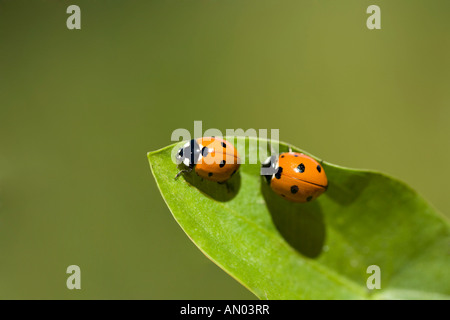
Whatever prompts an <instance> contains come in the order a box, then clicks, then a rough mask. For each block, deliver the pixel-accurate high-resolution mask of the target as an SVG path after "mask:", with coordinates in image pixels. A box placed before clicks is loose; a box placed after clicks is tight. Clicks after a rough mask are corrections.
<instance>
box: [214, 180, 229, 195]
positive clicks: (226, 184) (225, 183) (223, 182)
mask: <svg viewBox="0 0 450 320" xmlns="http://www.w3.org/2000/svg"><path fill="white" fill-rule="evenodd" d="M217 183H218V184H220V185H222V184H224V185H225V186H226V187H227V192H228V193H230V185H229V184H228V181H222V182H217Z"/></svg>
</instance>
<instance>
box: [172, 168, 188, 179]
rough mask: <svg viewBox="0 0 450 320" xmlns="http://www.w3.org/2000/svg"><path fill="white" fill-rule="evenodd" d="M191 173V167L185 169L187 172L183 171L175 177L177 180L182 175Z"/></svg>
mask: <svg viewBox="0 0 450 320" xmlns="http://www.w3.org/2000/svg"><path fill="white" fill-rule="evenodd" d="M191 171H192V168H191V167H189V168H188V169H185V170H181V171H180V172H178V173H177V175H176V176H175V179H177V178H178V177H179V176H180V175H181V174H182V173H184V172H185V173H189V172H191Z"/></svg>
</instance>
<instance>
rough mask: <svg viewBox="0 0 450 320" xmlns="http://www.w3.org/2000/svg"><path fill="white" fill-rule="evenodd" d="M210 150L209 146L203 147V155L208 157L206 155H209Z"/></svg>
mask: <svg viewBox="0 0 450 320" xmlns="http://www.w3.org/2000/svg"><path fill="white" fill-rule="evenodd" d="M208 152H209V150H208V148H207V147H203V148H202V156H203V157H206V156H207V155H208Z"/></svg>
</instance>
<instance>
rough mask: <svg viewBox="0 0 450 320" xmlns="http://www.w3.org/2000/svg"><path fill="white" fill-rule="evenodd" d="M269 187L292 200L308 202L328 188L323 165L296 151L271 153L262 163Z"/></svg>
mask: <svg viewBox="0 0 450 320" xmlns="http://www.w3.org/2000/svg"><path fill="white" fill-rule="evenodd" d="M262 168H263V169H262V170H261V175H264V176H265V178H266V179H267V181H268V183H269V184H270V187H271V189H272V190H273V191H274V192H275V193H276V194H278V195H280V196H282V197H283V198H285V199H287V200H289V201H293V202H309V201H311V200H313V199H315V198H317V197H318V196H320V195H321V194H322V193H323V192H325V191H326V190H327V188H328V179H327V175H326V174H325V170H324V169H323V167H322V166H321V165H320V164H319V163H318V162H317V161H316V160H314V159H313V158H311V157H308V156H307V155H304V154H303V153H298V152H291V151H290V152H284V153H281V154H279V155H273V156H271V157H270V158H268V159H267V160H266V161H265V162H264V163H263V164H262Z"/></svg>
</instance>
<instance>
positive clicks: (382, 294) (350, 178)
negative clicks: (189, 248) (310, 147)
mask: <svg viewBox="0 0 450 320" xmlns="http://www.w3.org/2000/svg"><path fill="white" fill-rule="evenodd" d="M227 140H229V141H230V142H232V143H234V144H235V146H236V147H237V149H238V152H239V153H240V155H241V158H242V159H244V160H245V161H244V162H245V163H244V164H242V165H241V167H240V170H239V171H238V174H236V175H235V176H233V178H232V179H231V180H229V182H228V183H227V184H223V185H220V184H217V183H214V182H211V181H206V180H203V181H202V180H200V179H199V177H197V176H196V175H195V174H194V173H193V172H192V173H190V174H183V175H182V176H180V177H179V178H178V179H175V175H176V174H177V173H178V171H179V170H180V169H179V168H178V167H177V165H176V164H175V163H174V162H173V161H172V160H171V152H172V150H173V149H174V147H175V145H172V146H168V147H166V148H163V149H161V150H158V151H155V152H150V153H149V154H148V159H149V162H150V167H151V170H152V172H153V175H154V177H155V179H156V182H157V185H158V187H159V189H160V191H161V194H162V196H163V198H164V200H165V201H166V203H167V205H168V207H169V209H170V211H171V212H172V214H173V216H174V218H175V219H176V221H177V222H178V223H179V225H180V226H181V228H182V229H183V230H184V232H185V233H186V234H187V235H188V237H189V238H190V239H191V240H192V241H193V242H194V243H195V244H196V245H197V246H198V248H199V249H200V250H201V251H202V252H203V253H204V254H205V255H206V256H207V257H208V258H209V259H211V260H212V261H213V262H214V263H216V264H217V265H218V266H219V267H221V268H222V269H223V270H224V271H225V272H227V273H228V274H229V275H231V276H232V277H233V278H235V279H236V280H237V281H239V282H240V283H241V284H242V285H244V286H245V287H246V288H248V289H249V290H250V291H251V292H253V293H254V294H255V295H256V296H257V297H258V298H260V299H449V298H450V277H449V275H450V273H449V272H448V270H449V267H450V255H449V254H450V246H449V245H450V228H449V223H448V220H446V219H445V218H444V217H443V216H442V215H441V214H439V213H438V212H437V211H436V209H434V208H433V207H432V206H430V204H428V203H427V202H426V201H425V200H424V199H423V198H422V197H420V196H419V195H418V194H417V193H416V192H415V191H413V190H412V189H411V188H409V187H408V186H407V185H405V184H404V183H402V182H400V181H398V180H395V179H393V178H391V177H388V176H386V175H384V174H380V173H377V172H373V171H363V170H354V169H348V168H343V167H339V166H336V165H333V164H330V163H327V162H323V168H324V169H325V171H326V173H327V176H328V180H329V188H328V190H327V192H325V193H324V194H323V195H322V196H320V197H319V198H318V199H317V200H315V201H312V202H311V203H306V204H303V203H291V202H288V201H286V200H284V199H283V198H281V197H279V196H277V195H275V194H274V193H273V192H272V190H271V189H270V187H269V186H268V185H267V183H266V182H265V180H264V179H263V178H262V177H261V176H260V164H249V157H253V159H254V157H255V155H258V154H259V152H260V151H261V150H266V149H267V147H266V144H265V143H266V142H267V141H266V140H257V139H253V138H243V137H234V138H228V139H227ZM256 142H264V143H258V144H257V143H256ZM291 147H292V149H293V150H294V151H298V152H303V153H305V154H308V153H306V152H304V151H302V150H299V149H298V148H295V147H293V146H291ZM287 150H288V145H286V144H283V143H281V144H280V151H287ZM310 156H312V155H310ZM312 157H314V156H312ZM316 159H317V158H316ZM317 160H318V161H320V160H319V159H317ZM371 265H377V266H378V267H379V268H380V276H381V277H380V279H381V282H380V284H381V289H371V290H369V289H368V288H367V285H366V282H367V280H368V278H369V277H370V276H371V275H372V274H371V273H368V272H367V268H368V267H369V266H371Z"/></svg>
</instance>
